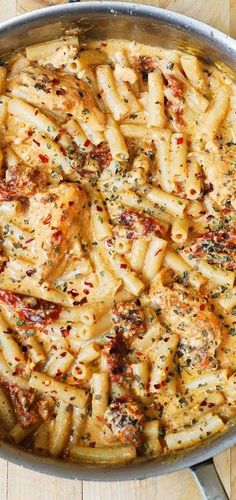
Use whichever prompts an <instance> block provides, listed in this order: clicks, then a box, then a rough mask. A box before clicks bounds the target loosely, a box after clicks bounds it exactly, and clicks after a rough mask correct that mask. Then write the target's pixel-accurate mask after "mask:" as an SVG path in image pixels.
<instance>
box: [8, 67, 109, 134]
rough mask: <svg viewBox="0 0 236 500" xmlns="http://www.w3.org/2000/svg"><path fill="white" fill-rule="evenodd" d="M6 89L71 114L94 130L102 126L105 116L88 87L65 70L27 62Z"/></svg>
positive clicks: (42, 106)
mask: <svg viewBox="0 0 236 500" xmlns="http://www.w3.org/2000/svg"><path fill="white" fill-rule="evenodd" d="M7 92H8V94H9V95H10V96H11V95H14V96H16V97H21V98H23V99H25V100H26V101H28V102H30V103H32V104H33V105H35V106H37V107H39V108H43V109H45V108H46V109H48V110H49V111H53V112H62V113H66V114H70V115H71V116H72V115H73V117H74V118H75V120H78V121H80V122H82V123H87V124H88V125H89V126H90V127H91V128H92V129H94V130H97V131H103V130H104V125H105V118H104V115H103V113H102V112H101V111H100V110H99V109H98V108H97V106H96V103H95V100H94V97H93V93H92V91H91V89H90V87H89V86H88V85H87V84H86V83H85V82H84V81H82V80H79V79H78V78H76V77H75V76H73V75H69V74H68V73H63V72H61V71H55V70H54V71H52V70H50V69H49V68H45V67H44V66H35V67H34V66H29V67H27V68H26V69H25V70H24V71H23V72H22V73H20V75H17V76H16V77H14V78H13V79H12V80H11V81H10V83H9V85H8V89H7Z"/></svg>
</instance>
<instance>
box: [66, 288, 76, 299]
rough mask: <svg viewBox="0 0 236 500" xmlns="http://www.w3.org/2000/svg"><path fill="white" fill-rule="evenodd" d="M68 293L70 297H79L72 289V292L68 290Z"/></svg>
mask: <svg viewBox="0 0 236 500" xmlns="http://www.w3.org/2000/svg"><path fill="white" fill-rule="evenodd" d="M68 293H69V294H70V295H71V296H72V297H77V295H79V294H78V292H77V291H76V290H75V289H74V288H72V290H68Z"/></svg>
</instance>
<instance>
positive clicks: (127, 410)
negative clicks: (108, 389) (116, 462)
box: [105, 396, 144, 446]
mask: <svg viewBox="0 0 236 500" xmlns="http://www.w3.org/2000/svg"><path fill="white" fill-rule="evenodd" d="M105 419H106V422H107V424H108V426H109V427H110V429H111V431H112V432H113V434H114V435H115V436H117V438H118V439H119V440H120V441H122V442H123V443H132V444H135V445H136V446H138V445H140V441H141V431H142V424H143V422H144V415H143V412H142V408H141V405H140V404H138V403H136V402H134V401H132V399H131V398H129V397H125V396H124V397H121V398H117V399H116V400H115V401H113V403H111V404H110V406H108V408H107V410H106V412H105Z"/></svg>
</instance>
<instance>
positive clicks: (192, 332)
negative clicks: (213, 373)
mask: <svg viewBox="0 0 236 500" xmlns="http://www.w3.org/2000/svg"><path fill="white" fill-rule="evenodd" d="M150 297H151V301H152V303H153V304H154V305H155V307H156V308H158V311H159V312H160V315H161V318H162V321H163V322H164V323H165V325H166V326H167V328H170V329H171V330H172V332H174V333H176V334H177V335H179V337H180V343H179V347H178V351H177V358H178V362H179V364H180V366H181V368H186V369H187V370H196V369H204V368H211V367H215V366H216V358H215V354H216V349H217V347H218V346H219V345H220V343H221V341H222V337H223V329H222V326H221V323H220V321H219V319H218V318H217V317H216V316H215V314H214V313H213V312H212V310H211V308H210V306H209V305H208V303H207V300H206V298H205V297H203V296H202V295H200V294H198V293H197V292H196V291H194V290H191V291H190V290H188V289H186V288H184V287H183V286H181V285H178V284H174V285H173V287H172V288H169V287H167V286H164V285H162V283H161V282H159V281H156V282H154V283H153V285H152V286H151V289H150Z"/></svg>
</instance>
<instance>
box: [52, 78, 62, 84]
mask: <svg viewBox="0 0 236 500" xmlns="http://www.w3.org/2000/svg"><path fill="white" fill-rule="evenodd" d="M59 83H60V81H59V80H57V78H53V79H52V85H59Z"/></svg>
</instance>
